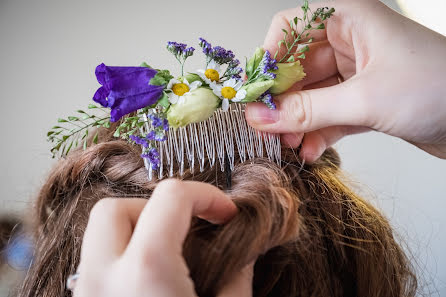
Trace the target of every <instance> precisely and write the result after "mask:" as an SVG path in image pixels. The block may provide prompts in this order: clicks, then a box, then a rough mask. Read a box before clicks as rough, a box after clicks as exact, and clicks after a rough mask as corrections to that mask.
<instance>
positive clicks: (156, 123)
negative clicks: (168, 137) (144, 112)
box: [149, 114, 169, 131]
mask: <svg viewBox="0 0 446 297" xmlns="http://www.w3.org/2000/svg"><path fill="white" fill-rule="evenodd" d="M149 118H150V119H151V120H152V126H153V127H154V128H155V129H156V128H162V129H163V130H164V131H167V130H169V121H168V120H167V119H166V118H163V117H158V116H156V115H154V114H150V115H149Z"/></svg>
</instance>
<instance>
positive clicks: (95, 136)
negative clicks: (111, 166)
mask: <svg viewBox="0 0 446 297" xmlns="http://www.w3.org/2000/svg"><path fill="white" fill-rule="evenodd" d="M98 137H99V132H96V134H95V135H94V137H93V143H94V144H97V143H98Z"/></svg>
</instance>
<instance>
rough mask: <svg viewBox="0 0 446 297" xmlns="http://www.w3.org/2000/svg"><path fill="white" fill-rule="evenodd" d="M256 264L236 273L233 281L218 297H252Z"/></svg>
mask: <svg viewBox="0 0 446 297" xmlns="http://www.w3.org/2000/svg"><path fill="white" fill-rule="evenodd" d="M254 264H255V261H252V262H251V263H249V264H248V265H246V266H245V267H244V268H243V269H242V270H240V271H239V272H238V273H236V274H235V275H234V277H233V278H232V279H231V281H230V282H229V283H228V284H226V286H224V287H223V288H222V289H221V291H220V292H219V293H218V294H217V297H234V296H237V297H252V279H253V277H254Z"/></svg>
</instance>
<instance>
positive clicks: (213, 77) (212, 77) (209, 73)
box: [204, 69, 220, 81]
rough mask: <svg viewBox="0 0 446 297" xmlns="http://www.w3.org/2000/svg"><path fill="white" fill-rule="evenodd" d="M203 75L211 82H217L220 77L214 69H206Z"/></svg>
mask: <svg viewBox="0 0 446 297" xmlns="http://www.w3.org/2000/svg"><path fill="white" fill-rule="evenodd" d="M204 75H206V77H207V78H209V79H210V80H211V81H218V80H219V79H220V75H219V74H218V71H217V70H215V69H207V70H206V71H205V72H204Z"/></svg>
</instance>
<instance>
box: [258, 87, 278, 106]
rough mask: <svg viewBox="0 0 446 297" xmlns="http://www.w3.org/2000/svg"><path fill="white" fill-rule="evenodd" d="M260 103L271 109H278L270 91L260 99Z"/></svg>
mask: <svg viewBox="0 0 446 297" xmlns="http://www.w3.org/2000/svg"><path fill="white" fill-rule="evenodd" d="M259 99H260V101H262V102H263V103H265V104H266V106H268V107H269V109H276V104H275V103H274V100H273V96H272V95H271V93H270V92H269V91H266V92H265V93H263V94H262V95H260V97H259Z"/></svg>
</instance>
